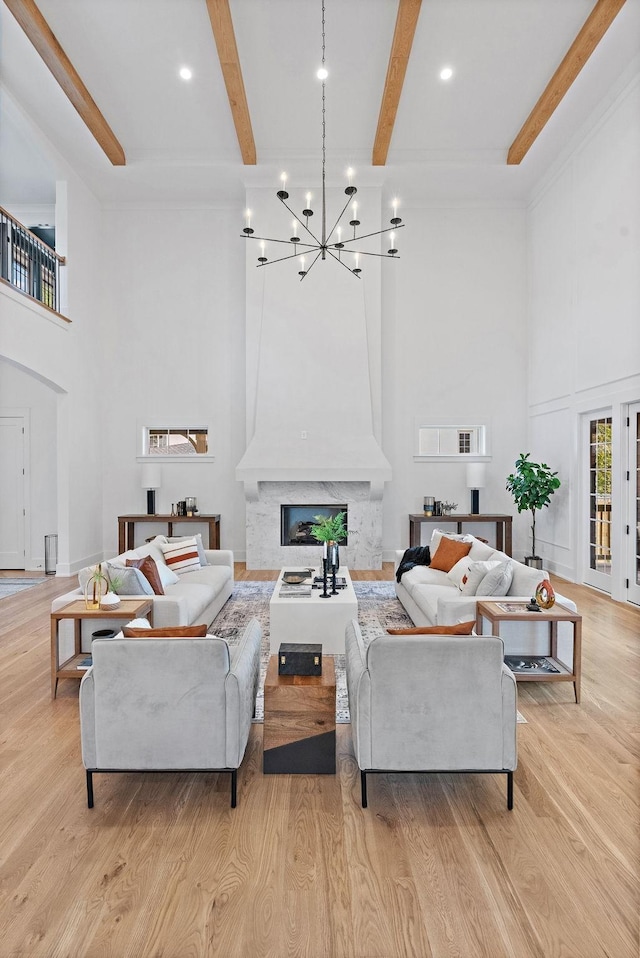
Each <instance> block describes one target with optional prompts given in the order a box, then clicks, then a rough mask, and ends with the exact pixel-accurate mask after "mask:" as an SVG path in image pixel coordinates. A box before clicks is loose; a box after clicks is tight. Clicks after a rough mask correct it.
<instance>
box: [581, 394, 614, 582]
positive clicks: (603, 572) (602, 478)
mask: <svg viewBox="0 0 640 958" xmlns="http://www.w3.org/2000/svg"><path fill="white" fill-rule="evenodd" d="M612 428H613V420H612V418H611V416H610V415H607V414H606V413H603V414H591V416H590V417H589V419H588V421H587V432H588V435H587V456H588V459H587V473H588V514H589V534H588V562H587V567H586V569H585V575H584V581H585V582H586V583H587V584H588V585H593V586H595V587H596V588H597V589H602V590H603V592H609V593H610V592H611V562H612V536H611V528H612V520H613V518H614V516H613V512H612V509H613V503H612V497H611V488H612V478H613V471H612V470H613V463H612V455H611V453H612Z"/></svg>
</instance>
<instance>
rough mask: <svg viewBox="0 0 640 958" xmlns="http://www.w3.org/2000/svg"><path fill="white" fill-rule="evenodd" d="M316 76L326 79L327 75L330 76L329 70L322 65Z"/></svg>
mask: <svg viewBox="0 0 640 958" xmlns="http://www.w3.org/2000/svg"><path fill="white" fill-rule="evenodd" d="M316 76H317V78H318V79H319V80H326V79H327V77H328V76H329V71H328V70H327V69H326V68H325V67H320V69H319V70H318V72H317V73H316Z"/></svg>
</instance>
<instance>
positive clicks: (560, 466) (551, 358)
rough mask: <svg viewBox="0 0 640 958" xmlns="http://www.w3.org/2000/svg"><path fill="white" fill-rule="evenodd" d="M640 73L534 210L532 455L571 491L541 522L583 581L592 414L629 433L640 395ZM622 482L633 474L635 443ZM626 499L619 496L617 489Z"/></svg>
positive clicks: (619, 573) (617, 542)
mask: <svg viewBox="0 0 640 958" xmlns="http://www.w3.org/2000/svg"><path fill="white" fill-rule="evenodd" d="M639 117H640V76H636V77H635V79H633V80H632V81H631V82H630V83H629V84H628V85H627V86H626V87H625V88H624V89H623V90H621V91H620V92H619V95H618V96H617V98H616V99H615V100H614V101H613V102H612V103H611V105H610V106H609V107H608V109H607V110H606V111H605V112H604V113H603V115H602V116H598V118H597V119H596V118H594V119H593V121H592V124H591V127H590V128H589V129H588V130H587V131H586V132H585V133H584V136H583V139H582V140H581V141H580V142H579V143H578V144H577V145H576V146H575V148H574V149H573V152H572V153H571V154H570V156H568V157H567V158H566V159H565V161H564V162H563V164H562V165H561V166H560V167H559V168H558V169H557V170H555V171H554V174H553V175H552V176H550V178H549V180H548V182H547V183H546V185H545V188H544V189H543V190H541V192H540V195H539V196H538V197H537V198H536V199H535V201H534V202H533V203H532V204H531V208H530V210H529V213H528V237H529V287H530V313H529V336H528V343H529V346H530V350H529V357H530V362H529V371H528V381H529V396H528V400H529V422H530V431H529V434H530V449H531V452H532V457H533V458H534V459H537V460H544V461H546V462H548V463H549V465H550V466H551V467H552V468H553V469H557V470H558V472H559V474H560V478H561V480H562V483H563V485H562V487H561V489H560V490H559V492H558V493H556V494H555V496H554V498H553V500H552V504H551V506H550V507H549V509H544V510H543V511H542V514H541V516H540V520H539V523H538V524H537V531H538V533H539V538H540V548H539V549H538V552H540V554H541V555H543V557H544V558H545V560H546V564H547V565H548V566H549V567H550V568H551V569H552V570H555V571H557V572H559V573H560V574H561V575H565V576H567V577H568V578H570V579H581V578H582V572H583V570H582V564H583V561H584V559H585V551H586V534H585V533H586V530H585V526H586V509H587V505H586V490H585V485H584V472H585V463H586V455H585V450H584V448H583V447H582V445H581V438H580V422H581V420H580V417H581V414H583V413H587V412H589V411H597V410H600V409H608V410H609V411H610V414H612V416H613V418H614V430H615V432H616V434H617V435H618V436H620V435H621V434H622V432H623V430H624V418H625V416H626V403H628V402H632V401H633V400H638V399H640V320H639V317H640V269H639V265H638V264H639V263H640V236H639V233H640V231H639V225H640V177H639V176H638V170H639V169H640V123H639V122H638V118H639ZM616 449H617V450H618V456H617V460H616V461H615V462H614V468H615V470H616V478H615V479H614V485H615V487H616V488H617V489H618V490H620V491H622V490H623V488H624V487H623V484H622V483H621V476H622V474H623V473H624V472H626V468H627V466H626V462H625V458H624V454H623V444H621V443H619V442H618V440H616ZM614 495H615V492H614ZM626 521H627V520H626V517H625V511H624V503H623V502H622V497H620V496H618V499H617V503H616V502H614V522H615V527H614V562H615V564H616V568H614V570H613V576H612V594H613V595H614V597H617V598H624V595H623V593H622V589H621V583H622V580H623V578H624V572H623V566H622V563H621V561H620V560H621V559H622V558H623V556H624V552H625V548H626V543H625V541H624V536H623V531H622V530H623V526H624V525H625V524H626Z"/></svg>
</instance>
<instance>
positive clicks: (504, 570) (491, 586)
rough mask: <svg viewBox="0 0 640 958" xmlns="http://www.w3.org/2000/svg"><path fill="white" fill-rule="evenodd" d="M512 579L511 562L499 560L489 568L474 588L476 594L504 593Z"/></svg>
mask: <svg viewBox="0 0 640 958" xmlns="http://www.w3.org/2000/svg"><path fill="white" fill-rule="evenodd" d="M512 579H513V563H512V562H501V563H500V565H497V566H496V567H495V569H491V570H490V571H489V572H487V574H486V575H485V577H484V578H483V579H482V580H481V582H480V585H479V586H478V587H477V588H476V595H506V594H507V593H508V591H509V587H510V586H511V580H512Z"/></svg>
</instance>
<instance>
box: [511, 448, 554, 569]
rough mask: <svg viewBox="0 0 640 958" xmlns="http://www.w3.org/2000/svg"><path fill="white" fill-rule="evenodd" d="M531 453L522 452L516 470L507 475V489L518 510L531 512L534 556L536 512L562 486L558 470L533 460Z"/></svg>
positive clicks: (547, 503)
mask: <svg viewBox="0 0 640 958" xmlns="http://www.w3.org/2000/svg"><path fill="white" fill-rule="evenodd" d="M530 455H531V453H529V452H527V453H522V452H521V453H520V458H519V459H517V460H516V471H515V472H512V473H511V475H510V476H507V490H508V491H509V492H510V493H511V495H512V496H513V498H514V501H515V504H516V506H517V509H518V512H525V511H529V512H531V537H532V540H533V556H532V558H534V559H537V558H538V556H537V555H536V512H537V511H538V509H542V508H543V507H544V506H548V505H549V503H550V501H551V496H552V495H553V494H554V492H555V491H556V489H559V488H560V480H559V479H558V478H557V475H558V473H557V472H551V469H550V468H549V466H548V465H547V464H546V462H531V461H530V460H529V456H530Z"/></svg>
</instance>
